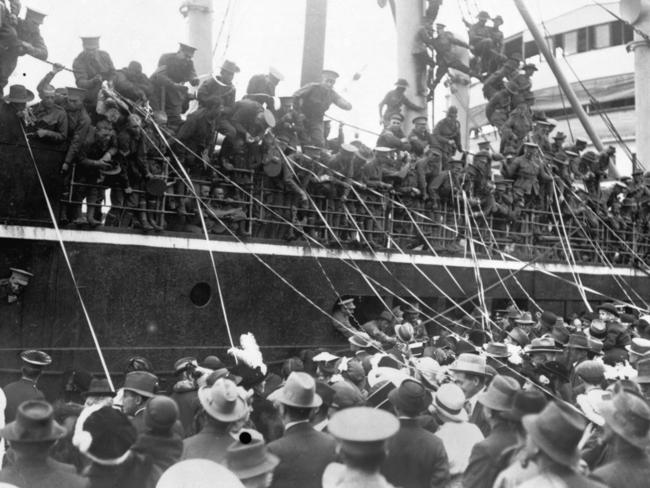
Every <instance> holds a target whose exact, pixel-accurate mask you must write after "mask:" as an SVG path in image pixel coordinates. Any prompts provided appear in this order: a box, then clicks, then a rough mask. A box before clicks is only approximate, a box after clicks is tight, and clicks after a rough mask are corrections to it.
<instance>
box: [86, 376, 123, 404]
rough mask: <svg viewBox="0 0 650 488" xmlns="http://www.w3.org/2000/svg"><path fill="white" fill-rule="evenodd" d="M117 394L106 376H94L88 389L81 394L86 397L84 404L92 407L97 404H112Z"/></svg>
mask: <svg viewBox="0 0 650 488" xmlns="http://www.w3.org/2000/svg"><path fill="white" fill-rule="evenodd" d="M115 394H116V392H115V391H113V390H111V387H110V384H109V383H108V380H107V379H106V378H93V379H92V380H90V386H89V387H88V390H87V391H84V392H82V393H81V396H82V397H83V398H84V406H85V407H91V406H93V405H97V404H101V405H112V404H113V397H114V396H115Z"/></svg>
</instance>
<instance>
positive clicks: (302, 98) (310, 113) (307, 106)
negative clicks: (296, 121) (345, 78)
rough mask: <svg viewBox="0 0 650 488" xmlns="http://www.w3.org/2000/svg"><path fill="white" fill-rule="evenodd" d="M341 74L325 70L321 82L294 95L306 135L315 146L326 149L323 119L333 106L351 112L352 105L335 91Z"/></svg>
mask: <svg viewBox="0 0 650 488" xmlns="http://www.w3.org/2000/svg"><path fill="white" fill-rule="evenodd" d="M338 77H339V74H338V73H337V72H336V71H332V70H323V73H322V78H321V81H320V82H313V83H308V84H306V85H305V86H303V87H302V88H300V89H299V90H298V91H297V92H295V93H294V94H293V97H294V105H295V107H296V109H297V110H298V111H299V112H300V113H302V114H303V115H304V117H305V120H304V125H305V133H306V136H307V138H308V141H303V142H305V143H310V144H312V145H314V146H319V147H325V125H324V122H323V117H324V116H325V112H327V110H328V109H329V108H330V106H331V105H332V104H334V105H336V106H337V107H339V108H340V109H342V110H351V109H352V104H350V102H348V101H347V100H346V99H344V98H343V97H342V96H341V95H339V94H338V93H336V91H334V85H335V83H336V80H337V78H338Z"/></svg>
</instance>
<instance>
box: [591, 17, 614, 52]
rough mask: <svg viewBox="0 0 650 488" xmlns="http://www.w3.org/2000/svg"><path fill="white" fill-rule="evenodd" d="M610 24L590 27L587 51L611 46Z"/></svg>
mask: <svg viewBox="0 0 650 488" xmlns="http://www.w3.org/2000/svg"><path fill="white" fill-rule="evenodd" d="M609 26H610V24H609V23H608V24H600V25H594V26H592V27H590V29H589V30H590V31H591V32H590V34H591V35H590V39H589V40H590V42H589V49H590V50H591V49H602V48H604V47H609V46H611V45H612V36H611V30H610V27H609Z"/></svg>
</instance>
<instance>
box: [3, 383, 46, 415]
mask: <svg viewBox="0 0 650 488" xmlns="http://www.w3.org/2000/svg"><path fill="white" fill-rule="evenodd" d="M4 391H5V396H6V397H7V407H6V408H5V422H6V423H7V424H8V423H9V422H13V421H14V419H15V418H16V410H18V405H20V404H21V403H23V402H26V401H27V400H44V399H45V395H43V392H42V391H41V390H39V389H38V388H37V387H36V383H34V382H33V381H31V380H28V379H25V378H21V379H19V380H18V381H14V382H13V383H9V384H8V385H7V386H5V387H4Z"/></svg>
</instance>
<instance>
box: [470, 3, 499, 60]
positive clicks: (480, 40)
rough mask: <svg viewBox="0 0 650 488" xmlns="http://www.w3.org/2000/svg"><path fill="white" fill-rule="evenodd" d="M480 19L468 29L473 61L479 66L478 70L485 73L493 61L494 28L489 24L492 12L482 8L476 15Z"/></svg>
mask: <svg viewBox="0 0 650 488" xmlns="http://www.w3.org/2000/svg"><path fill="white" fill-rule="evenodd" d="M476 18H477V19H478V21H477V22H476V23H475V24H473V25H471V26H470V28H469V30H468V35H469V45H470V48H471V50H472V53H473V54H474V56H476V57H475V58H474V59H473V60H472V63H473V65H474V66H475V67H476V68H478V69H477V71H479V72H481V73H485V72H486V71H488V70H489V67H490V64H491V61H492V52H491V51H492V49H493V48H494V41H493V40H492V29H491V28H490V27H488V26H487V21H488V20H490V14H488V13H487V12H486V11H485V10H481V11H480V12H479V13H478V15H477V16H476Z"/></svg>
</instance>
